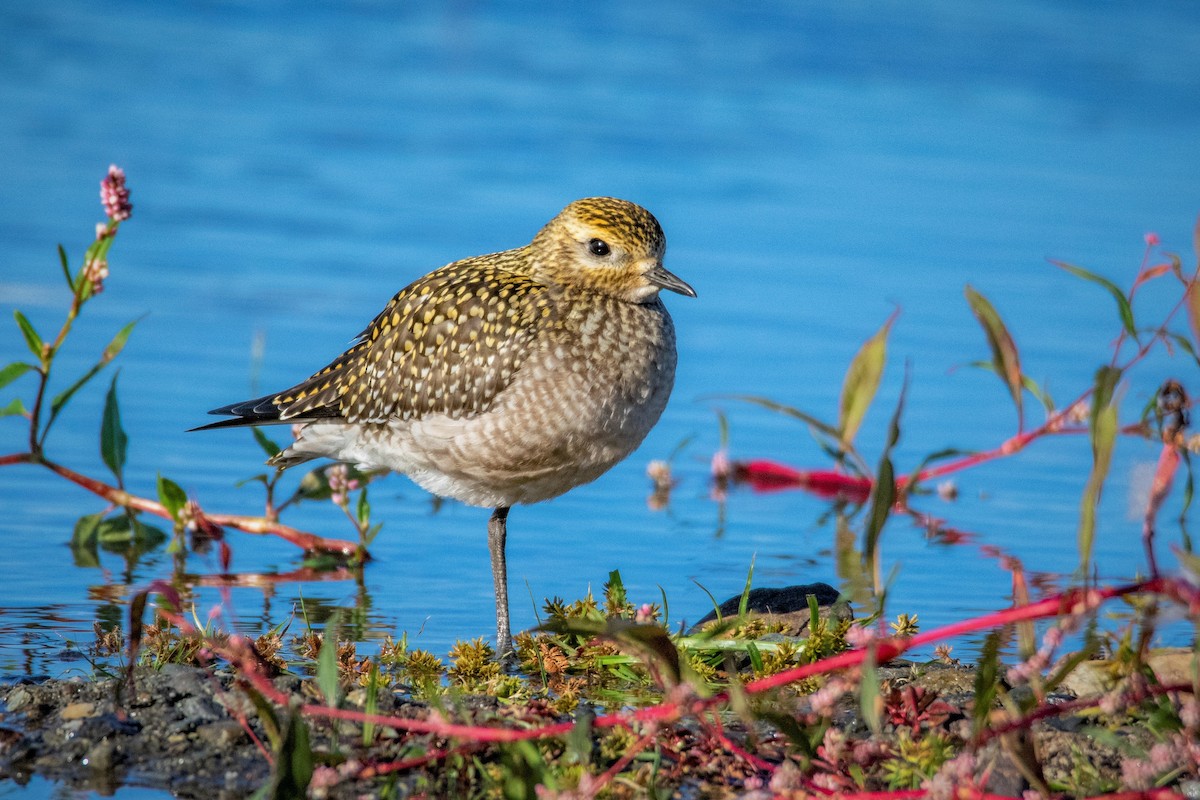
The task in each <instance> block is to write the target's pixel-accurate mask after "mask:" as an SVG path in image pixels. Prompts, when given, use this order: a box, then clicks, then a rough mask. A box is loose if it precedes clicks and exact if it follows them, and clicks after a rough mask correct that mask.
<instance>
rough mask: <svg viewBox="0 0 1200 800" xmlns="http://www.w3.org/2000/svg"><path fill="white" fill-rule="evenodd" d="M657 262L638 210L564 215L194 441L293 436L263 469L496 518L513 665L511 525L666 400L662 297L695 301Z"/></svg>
mask: <svg viewBox="0 0 1200 800" xmlns="http://www.w3.org/2000/svg"><path fill="white" fill-rule="evenodd" d="M665 250H666V238H665V236H664V234H663V230H662V226H661V225H660V224H659V222H658V220H657V219H655V217H654V215H653V214H651V213H650V212H649V211H647V210H646V209H645V208H643V207H641V206H639V205H637V204H635V203H632V202H629V201H627V200H620V199H617V198H613V197H589V198H584V199H581V200H576V201H574V202H572V203H570V204H568V205H567V206H566V207H565V208H564V209H563V210H562V211H561V212H559V213H558V214H557V215H556V216H555V217H554V218H553V219H551V220H550V221H549V222H548V223H546V225H545V226H544V227H542V228H541V230H539V231H538V232H537V233H536V235H534V237H533V239H532V241H530V243H529V244H526V245H523V246H520V247H516V248H513V249H510V250H504V251H502V252H497V253H492V254H490V255H482V256H474V257H470V258H464V259H462V260H460V261H455V262H453V263H450V264H447V265H446V266H443V267H441V268H439V269H435V270H434V271H432V272H430V273H429V274H427V275H425V276H424V277H421V278H418V279H417V280H415V281H413V282H412V283H411V284H409V285H408V286H407V287H405V288H404V289H401V290H400V291H399V292H398V293H396V295H395V296H393V297H392V298H391V300H390V301H389V302H388V303H387V305H386V306H385V307H384V308H383V310H382V311H381V312H380V313H379V314H378V315H377V316H376V317H375V318H374V319H373V320H371V322H370V324H369V325H367V327H366V328H365V329H364V330H363V331H362V332H361V333H360V334H359V335H358V336H357V337H355V338H354V339H353V340H352V342H351V346H350V347H349V349H347V350H346V351H345V352H344V353H342V354H341V355H340V356H338V357H337V358H335V359H334V360H333V361H331V362H330V363H329V364H328V365H327V366H325V367H323V368H322V369H320V370H318V371H317V372H315V373H313V374H312V375H311V376H310V377H308V378H307V379H305V380H303V381H301V382H300V383H297V384H296V385H294V386H292V387H290V388H288V389H284V390H283V391H280V392H276V393H274V394H270V395H266V396H263V397H258V398H255V399H252V400H246V401H243V402H239V403H232V404H230V405H226V406H222V407H220V408H216V409H213V410H212V411H210V412H209V413H210V414H219V415H225V416H229V417H232V418H231V419H225V420H221V421H219V422H214V423H211V424H208V425H203V426H201V427H199V428H195V429H193V430H210V429H214V428H227V427H236V426H246V425H269V424H283V423H291V424H297V423H298V424H300V425H301V427H299V429H298V433H297V434H296V438H295V441H294V442H293V443H292V444H291V445H290V446H288V447H287V448H286V449H284V450H282V451H280V452H279V453H278V454H276V455H275V456H273V457H272V458H271V459H269V460H268V461H267V463H268V464H269V465H271V466H274V467H277V468H279V469H286V468H288V467H292V466H295V465H297V464H301V463H304V462H306V461H310V460H312V459H317V458H328V459H332V460H334V461H336V462H345V463H349V464H354V465H357V466H358V467H359V468H360V469H364V470H390V471H394V472H399V473H402V474H404V475H407V476H408V477H409V478H410V479H411V480H412V481H413V482H414V483H416V484H417V485H418V486H420V487H422V488H423V489H426V490H427V491H429V492H431V493H432V494H434V495H437V496H439V497H443V498H452V499H455V500H459V501H461V502H462V503H465V504H467V505H470V506H479V507H484V508H490V509H492V514H491V517H490V518H489V520H488V528H487V530H488V551H489V555H490V559H491V567H492V579H493V583H494V586H495V599H496V653H497V655H498V656H505V655H508V654H510V653H511V652H512V635H511V629H510V622H509V609H508V573H507V563H506V559H505V542H506V539H507V535H508V523H507V520H508V513H509V509H510V508H511V507H512V506H514V505H521V504H529V503H537V502H541V501H543V500H549V499H551V498H554V497H557V496H559V495H561V494H563V493H564V492H567V491H568V490H570V489H573V488H574V487H576V486H579V485H581V484H585V483H589V482H590V481H593V480H595V479H596V478H598V477H600V476H601V475H602V474H604V473H605V472H607V471H608V470H609V469H610V468H611V467H612V466H614V465H615V464H617V463H618V462H620V461H621V460H623V459H624V458H625V457H626V456H628V455H629V454H630V453H632V452H633V451H634V450H635V449H636V448H637V447H638V445H640V444H641V442H642V440H643V439H644V438H645V437H646V434H647V433H649V431H650V429H651V428H652V427H653V426H654V424H655V423H656V422H657V421H658V419H659V417H660V415H661V414H662V412H663V409H664V408H665V406H666V404H667V399H668V397H669V396H670V394H671V389H672V387H673V385H674V382H675V367H676V358H677V356H676V337H675V328H674V323H673V322H672V320H671V316H670V314H669V313H668V312H667V309H666V307H665V305H664V304H663V302H662V299H661V298H660V297H659V293H660V291H661V290H664V289H666V290H668V291H671V292H676V293H678V294H681V295H684V296H687V297H696V291H695V290H694V289H693V288H692V287H691V286H690V285H689V284H688V283H686V282H684V281H683V280H682V279H680V278H679V277H678V276H676V275H675V274H674V273H672V272H670V271H668V270H667V269H666V267H665V266H663V255H664V252H665ZM294 430H295V429H294Z"/></svg>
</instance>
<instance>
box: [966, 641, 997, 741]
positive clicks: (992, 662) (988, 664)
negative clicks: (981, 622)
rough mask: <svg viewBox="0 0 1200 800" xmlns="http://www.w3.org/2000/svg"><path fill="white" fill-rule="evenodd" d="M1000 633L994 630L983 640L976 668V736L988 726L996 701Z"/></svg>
mask: <svg viewBox="0 0 1200 800" xmlns="http://www.w3.org/2000/svg"><path fill="white" fill-rule="evenodd" d="M1000 634H1001V631H998V630H997V631H992V632H991V633H989V634H988V635H987V638H985V639H984V640H983V650H982V652H981V653H980V655H979V666H978V667H976V668H975V705H974V706H973V707H972V709H971V717H972V719H971V722H972V729H973V731H974V733H975V735H976V736H978V735H979V734H980V733H982V732H983V731H984V730H986V729H987V727H988V719H989V717H990V716H991V713H992V705H993V704H994V703H995V702H996V685H997V683H998V682H999V679H1000Z"/></svg>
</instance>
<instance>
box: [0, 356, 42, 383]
mask: <svg viewBox="0 0 1200 800" xmlns="http://www.w3.org/2000/svg"><path fill="white" fill-rule="evenodd" d="M34 369H37V367H35V366H34V365H33V364H26V363H25V362H24V361H14V362H13V363H11V364H9V365H8V366H7V367H5V368H4V369H0V389H3V388H4V387H5V386H8V385H9V384H10V383H12V382H13V381H15V380H16V379H17V378H19V377H21V376H22V375H24V374H25V373H26V372H29V371H30V370H34Z"/></svg>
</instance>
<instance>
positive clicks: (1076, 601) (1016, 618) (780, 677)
mask: <svg viewBox="0 0 1200 800" xmlns="http://www.w3.org/2000/svg"><path fill="white" fill-rule="evenodd" d="M1171 583H1175V581H1173V580H1168V579H1164V578H1156V579H1152V580H1148V581H1143V582H1142V583H1133V584H1128V585H1125V586H1117V587H1105V588H1100V589H1073V590H1071V591H1068V592H1064V593H1062V594H1059V595H1055V596H1053V597H1047V598H1046V599H1044V600H1039V601H1038V602H1036V603H1031V604H1029V605H1027V606H1015V607H1013V608H1008V609H1004V610H1003V611H996V612H993V613H991V614H984V615H983V616H979V617H972V618H971V619H966V620H960V621H959V622H955V623H951V624H950V625H943V626H942V627H940V628H935V629H934V630H931V631H927V632H925V633H919V634H917V635H916V636H913V637H910V638H908V639H900V638H894V637H893V638H887V639H880V640H879V641H877V642H875V643H874V644H873V645H871V646H870V647H869V648H858V649H857V650H848V651H846V652H844V653H839V654H838V655H836V656H831V657H829V658H826V659H823V660H821V661H816V662H814V663H812V664H805V665H804V666H801V667H796V668H795V669H790V670H785V671H783V672H779V673H776V674H775V675H769V676H767V677H765V678H760V679H758V680H756V681H751V682H750V683H747V684H746V686H745V691H746V693H747V694H755V693H758V692H765V691H767V690H768V689H774V688H776V687H778V686H783V685H784V684H787V683H792V682H794V681H798V680H803V679H804V678H808V677H811V676H813V675H822V674H825V673H827V672H833V671H835V670H840V669H845V668H847V667H857V666H859V665H861V664H862V663H863V662H864V661H866V660H867V655H868V653H869V652H870V650H871V649H874V655H875V660H876V663H879V664H882V663H883V662H885V661H888V660H891V659H893V658H895V657H897V656H899V655H900V654H902V653H904V652H906V651H908V650H911V649H912V648H914V647H920V646H921V645H925V644H929V643H930V642H935V641H939V640H941V639H950V638H952V637H955V636H961V635H962V634H964V633H971V632H973V631H978V630H985V629H988V628H995V627H998V626H1000V625H1009V624H1012V623H1014V622H1024V621H1026V620H1035V619H1042V618H1044V617H1054V616H1058V615H1060V614H1064V613H1071V612H1074V611H1076V610H1077V609H1078V607H1079V606H1081V605H1082V606H1086V607H1087V608H1094V607H1095V606H1098V605H1099V604H1100V603H1102V602H1104V601H1105V600H1111V599H1112V598H1114V597H1123V596H1125V595H1127V594H1134V593H1137V592H1162V591H1164V589H1166V588H1167V584H1171ZM718 698H720V700H721V701H724V700H725V699H727V694H726V693H724V692H722V693H721V694H719V695H716V696H714V697H713V698H711V700H712V701H716V700H718ZM656 708H657V707H656ZM597 724H599V720H597Z"/></svg>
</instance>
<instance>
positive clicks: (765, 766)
mask: <svg viewBox="0 0 1200 800" xmlns="http://www.w3.org/2000/svg"><path fill="white" fill-rule="evenodd" d="M702 724H703V725H704V727H705V728H706V729H707V730H708V735H709V736H712V737H713V738H714V739H716V740H717V741H718V742H720V743H721V744H722V746H724V747H725V749H726V750H728V751H729V752H731V753H733V754H734V755H735V756H737V757H738V758H740V759H742V760H743V761H745V762H746V763H747V764H749V765H750V766H752V767H754V768H755V769H757V770H758V771H760V772H766V773H767V774H771V775H773V774H774V773H775V765H774V764H772V763H771V762H770V761H767V760H765V759H762V758H759V757H758V756H756V755H754V754H753V753H751V752H749V751H747V750H745V749H744V748H742V747H741V746H740V745H738V744H736V743H735V742H734V741H733V740H732V739H730V738H729V737H728V736H727V735H726V734H725V729H724V727H723V726H722V725H721V720H720V718H719V717H717V716H716V715H715V714H714V715H713V717H712V721H711V722H708V723H702Z"/></svg>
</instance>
